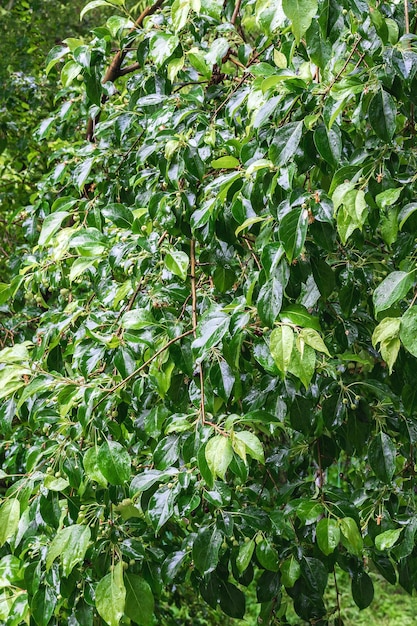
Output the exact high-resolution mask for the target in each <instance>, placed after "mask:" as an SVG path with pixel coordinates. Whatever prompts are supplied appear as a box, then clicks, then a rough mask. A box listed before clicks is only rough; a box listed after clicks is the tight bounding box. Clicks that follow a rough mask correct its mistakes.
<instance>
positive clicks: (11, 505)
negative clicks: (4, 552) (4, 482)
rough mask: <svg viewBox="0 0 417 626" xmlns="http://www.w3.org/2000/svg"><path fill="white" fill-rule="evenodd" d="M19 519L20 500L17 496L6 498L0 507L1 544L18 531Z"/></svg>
mask: <svg viewBox="0 0 417 626" xmlns="http://www.w3.org/2000/svg"><path fill="white" fill-rule="evenodd" d="M19 519H20V502H19V500H18V499H17V498H10V499H8V500H5V501H4V502H3V504H2V505H1V507H0V546H2V545H3V544H4V543H5V542H6V541H7V540H8V539H10V538H11V537H13V535H14V534H15V533H16V531H17V527H18V524H19Z"/></svg>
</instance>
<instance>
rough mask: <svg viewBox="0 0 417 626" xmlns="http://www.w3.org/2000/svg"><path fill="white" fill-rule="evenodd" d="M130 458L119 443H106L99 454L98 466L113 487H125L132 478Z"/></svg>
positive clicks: (99, 450)
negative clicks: (124, 484)
mask: <svg viewBox="0 0 417 626" xmlns="http://www.w3.org/2000/svg"><path fill="white" fill-rule="evenodd" d="M130 462H131V461H130V456H129V453H128V451H127V450H126V449H125V448H124V447H123V446H122V445H121V444H120V443H118V442H117V441H107V440H106V441H105V442H104V443H103V444H102V445H101V446H100V448H99V449H98V452H97V465H98V469H99V470H100V472H101V473H102V474H103V476H104V478H105V479H106V480H108V481H109V483H110V484H111V485H123V483H125V482H127V481H128V480H129V478H130Z"/></svg>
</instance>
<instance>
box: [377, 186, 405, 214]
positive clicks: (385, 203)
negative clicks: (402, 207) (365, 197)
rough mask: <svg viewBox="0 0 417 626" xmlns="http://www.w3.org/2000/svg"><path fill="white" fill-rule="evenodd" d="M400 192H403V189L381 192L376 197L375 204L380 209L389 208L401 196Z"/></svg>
mask: <svg viewBox="0 0 417 626" xmlns="http://www.w3.org/2000/svg"><path fill="white" fill-rule="evenodd" d="M402 190H403V187H396V188H395V189H386V190H385V191H382V192H381V193H379V194H378V195H377V196H376V198H375V202H376V203H377V205H378V207H379V208H380V209H386V208H387V207H390V206H392V205H393V204H395V203H396V202H397V200H398V198H399V197H400V195H401V192H402Z"/></svg>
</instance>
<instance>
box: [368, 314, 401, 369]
mask: <svg viewBox="0 0 417 626" xmlns="http://www.w3.org/2000/svg"><path fill="white" fill-rule="evenodd" d="M400 325H401V319H400V318H399V317H384V319H383V320H382V322H380V323H379V324H378V326H377V327H376V328H375V330H374V332H373V333H372V345H373V346H374V347H376V346H377V345H378V344H380V350H381V356H382V358H383V359H384V361H385V362H386V363H387V365H388V368H389V373H390V374H391V373H392V368H393V365H394V363H395V361H396V359H397V356H398V352H399V349H400V346H401V342H400V340H399V334H400Z"/></svg>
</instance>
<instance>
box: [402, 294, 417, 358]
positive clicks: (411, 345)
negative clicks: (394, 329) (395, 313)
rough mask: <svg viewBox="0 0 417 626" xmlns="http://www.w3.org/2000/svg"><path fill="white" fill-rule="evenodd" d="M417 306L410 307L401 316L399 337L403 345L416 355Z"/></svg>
mask: <svg viewBox="0 0 417 626" xmlns="http://www.w3.org/2000/svg"><path fill="white" fill-rule="evenodd" d="M416 331H417V307H415V306H412V307H410V308H409V309H408V310H407V311H406V312H405V313H404V315H403V316H402V317H401V325H400V339H401V343H402V344H403V346H404V347H405V348H406V349H407V350H408V351H409V352H411V354H412V355H413V356H417V335H416Z"/></svg>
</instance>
